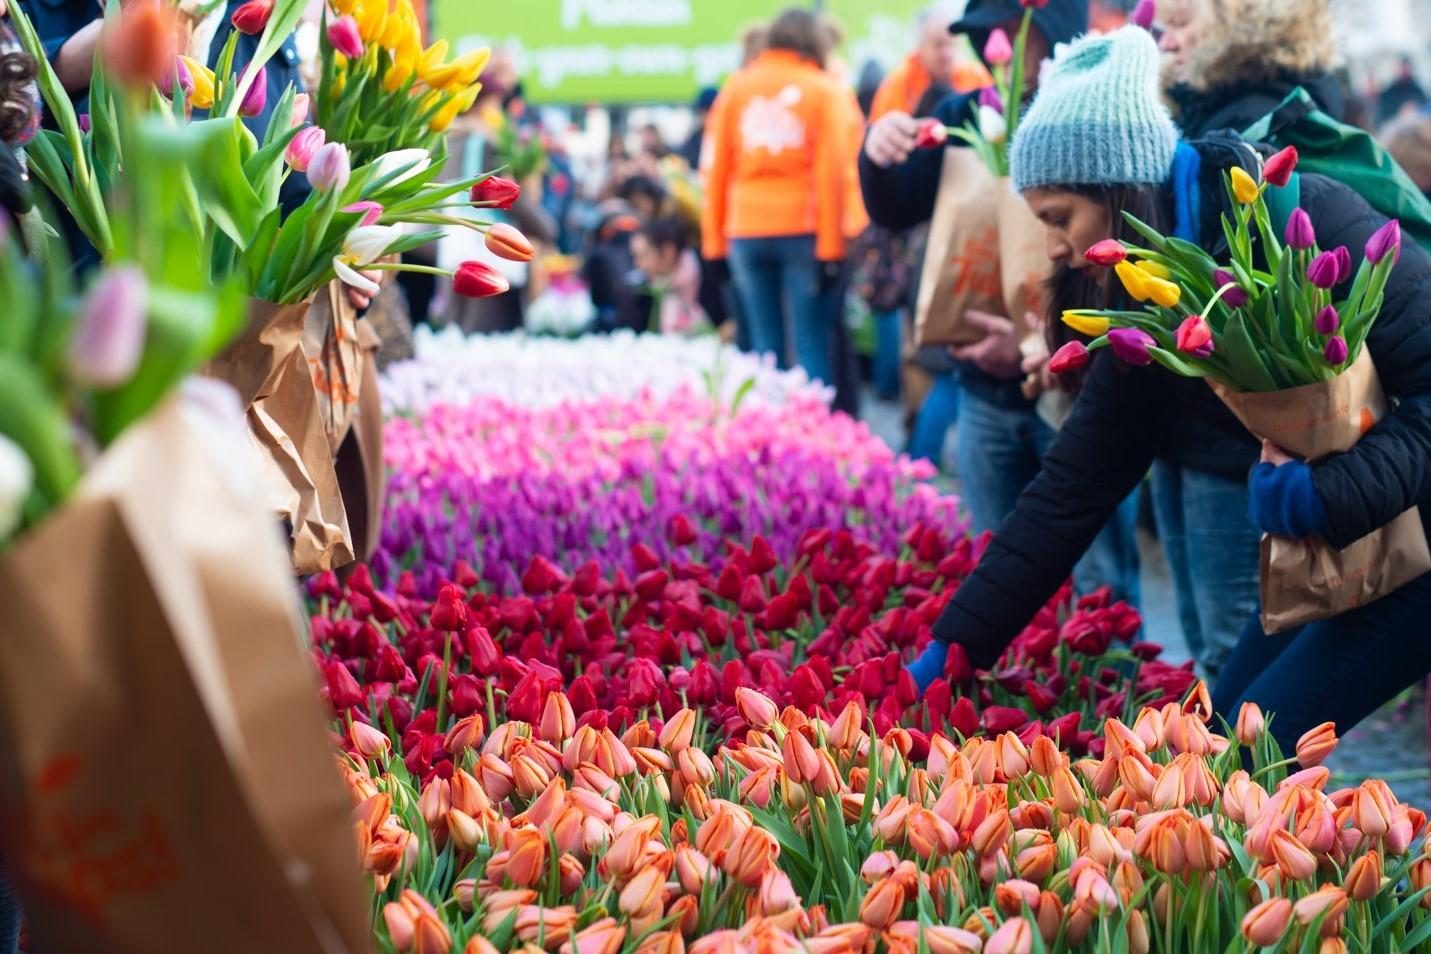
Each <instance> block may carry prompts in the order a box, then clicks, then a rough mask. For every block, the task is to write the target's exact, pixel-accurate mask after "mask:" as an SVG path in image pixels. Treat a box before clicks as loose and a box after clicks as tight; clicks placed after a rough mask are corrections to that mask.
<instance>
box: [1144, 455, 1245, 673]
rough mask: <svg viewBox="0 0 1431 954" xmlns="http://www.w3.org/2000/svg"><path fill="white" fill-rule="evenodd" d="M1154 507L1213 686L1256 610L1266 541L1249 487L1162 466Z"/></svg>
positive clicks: (1186, 622) (1192, 639) (1192, 638)
mask: <svg viewBox="0 0 1431 954" xmlns="http://www.w3.org/2000/svg"><path fill="white" fill-rule="evenodd" d="M1153 506H1154V509H1155V512H1156V513H1157V518H1158V536H1159V537H1160V538H1161V540H1162V543H1163V550H1164V552H1166V553H1167V557H1168V569H1169V571H1170V572H1171V573H1172V577H1173V586H1174V588H1175V590H1176V593H1177V601H1178V620H1179V622H1180V623H1181V624H1182V628H1183V637H1184V638H1185V639H1186V640H1187V644H1188V649H1189V651H1191V652H1192V655H1193V658H1194V659H1196V660H1197V663H1198V665H1199V666H1201V667H1202V669H1203V671H1204V672H1205V673H1206V674H1207V678H1208V679H1209V680H1211V681H1215V680H1216V679H1217V675H1218V672H1219V671H1220V670H1221V669H1222V666H1223V664H1224V662H1225V660H1226V659H1227V657H1228V655H1229V654H1230V653H1231V652H1232V650H1233V648H1234V647H1235V646H1236V645H1237V641H1238V637H1239V636H1240V634H1241V633H1242V630H1243V628H1244V627H1245V626H1246V625H1247V619H1248V617H1250V616H1252V615H1253V614H1254V613H1255V611H1256V609H1257V599H1258V580H1259V565H1260V557H1259V541H1260V540H1261V534H1260V533H1258V532H1257V529H1256V528H1255V527H1253V526H1252V522H1251V521H1250V520H1249V519H1248V517H1247V506H1248V501H1247V482H1246V481H1243V480H1234V479H1232V478H1230V477H1222V476H1218V475H1216V474H1210V473H1206V472H1205V471H1197V470H1188V469H1186V468H1183V467H1179V466H1178V465H1176V464H1168V463H1164V462H1162V461H1159V462H1158V463H1157V464H1154V465H1153Z"/></svg>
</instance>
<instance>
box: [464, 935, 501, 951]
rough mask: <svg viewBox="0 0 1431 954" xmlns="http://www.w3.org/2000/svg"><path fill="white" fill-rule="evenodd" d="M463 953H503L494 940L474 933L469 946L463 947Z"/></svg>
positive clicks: (468, 943)
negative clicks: (494, 944) (495, 945)
mask: <svg viewBox="0 0 1431 954" xmlns="http://www.w3.org/2000/svg"><path fill="white" fill-rule="evenodd" d="M462 954H501V952H500V951H498V950H497V948H496V947H494V946H493V944H492V942H491V941H489V940H487V939H486V938H485V937H483V936H482V935H480V934H474V935H472V937H471V939H470V940H468V942H467V946H466V947H464V948H462Z"/></svg>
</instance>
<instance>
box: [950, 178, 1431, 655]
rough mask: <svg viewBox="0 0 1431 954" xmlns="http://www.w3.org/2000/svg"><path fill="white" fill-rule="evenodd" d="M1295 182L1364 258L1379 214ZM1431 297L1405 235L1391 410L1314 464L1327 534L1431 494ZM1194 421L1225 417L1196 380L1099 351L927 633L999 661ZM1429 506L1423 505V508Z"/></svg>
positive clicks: (1215, 422) (1347, 193) (1427, 265)
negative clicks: (1033, 473) (1058, 425)
mask: <svg viewBox="0 0 1431 954" xmlns="http://www.w3.org/2000/svg"><path fill="white" fill-rule="evenodd" d="M1301 182H1302V185H1301V204H1302V207H1303V208H1304V209H1306V210H1307V213H1308V214H1309V215H1310V216H1311V218H1312V221H1313V223H1315V225H1316V231H1317V241H1318V244H1319V245H1320V246H1321V247H1322V248H1335V247H1337V246H1339V245H1345V246H1347V248H1348V249H1349V250H1350V251H1351V253H1352V255H1353V257H1354V258H1356V257H1359V256H1360V255H1361V254H1362V249H1363V248H1364V247H1365V245H1366V241H1367V239H1368V238H1369V237H1370V236H1371V234H1372V233H1373V232H1374V231H1376V229H1377V228H1379V227H1380V226H1381V225H1382V224H1383V223H1384V221H1385V220H1384V219H1383V218H1382V217H1381V216H1380V215H1378V214H1377V213H1376V212H1375V211H1373V210H1372V208H1371V207H1370V206H1369V205H1367V203H1366V202H1365V200H1363V199H1362V198H1361V197H1360V196H1358V195H1357V194H1356V193H1354V192H1352V191H1351V190H1350V189H1348V188H1347V187H1346V186H1343V185H1342V184H1340V183H1338V182H1335V181H1333V180H1331V179H1327V178H1323V177H1321V176H1315V175H1304V176H1302V177H1301ZM1203 194H1204V195H1208V194H1209V193H1208V192H1206V191H1204V193H1203ZM1211 194H1218V193H1211ZM1204 234H1206V233H1204ZM1428 298H1431V256H1428V255H1427V253H1426V252H1425V251H1423V250H1421V249H1420V248H1418V247H1417V246H1416V245H1415V244H1414V243H1404V244H1403V247H1402V251H1401V260H1400V263H1399V264H1398V265H1397V266H1396V267H1395V268H1394V269H1393V270H1392V272H1391V276H1390V280H1389V281H1388V283H1387V286H1386V296H1385V300H1384V304H1383V306H1382V311H1381V315H1380V317H1379V319H1378V320H1377V322H1376V324H1375V325H1374V326H1373V328H1372V331H1371V333H1370V335H1369V337H1368V338H1367V346H1368V347H1369V348H1370V349H1371V355H1372V357H1373V358H1374V359H1375V361H1376V365H1377V370H1378V372H1379V374H1380V376H1381V382H1382V385H1383V387H1384V388H1385V389H1386V392H1387V394H1388V396H1389V397H1391V398H1392V399H1393V411H1392V413H1390V414H1388V415H1387V416H1386V417H1385V418H1384V419H1383V420H1382V421H1381V422H1380V423H1379V424H1377V425H1376V427H1374V428H1373V429H1372V430H1371V431H1369V432H1368V433H1367V434H1366V436H1365V437H1363V438H1362V440H1361V442H1360V443H1358V444H1357V446H1356V447H1355V448H1353V449H1352V450H1351V451H1349V452H1348V453H1345V454H1339V455H1336V456H1334V457H1332V458H1329V459H1327V460H1325V461H1323V462H1321V463H1319V464H1317V465H1316V466H1315V467H1314V468H1313V480H1314V482H1315V484H1316V487H1317V490H1318V492H1319V494H1320V495H1321V498H1322V501H1323V503H1324V504H1325V505H1326V510H1327V515H1328V519H1329V532H1328V533H1327V535H1326V538H1327V540H1328V542H1330V543H1331V544H1332V545H1333V546H1337V547H1344V546H1346V545H1348V544H1349V543H1351V542H1353V541H1354V540H1357V539H1359V538H1361V537H1362V536H1365V535H1366V534H1368V533H1370V532H1371V531H1372V530H1375V529H1377V528H1379V527H1382V526H1384V525H1386V524H1387V523H1389V522H1390V521H1391V520H1392V519H1393V518H1394V517H1396V516H1397V515H1399V514H1401V513H1402V512H1404V511H1405V510H1407V509H1409V508H1410V507H1412V506H1416V505H1418V504H1425V503H1431V311H1428V309H1427V307H1426V302H1427V300H1428ZM1193 420H1205V421H1206V422H1207V424H1208V425H1209V426H1211V427H1217V428H1224V427H1227V426H1230V425H1228V424H1227V422H1229V421H1233V418H1232V416H1231V414H1230V413H1229V412H1228V411H1227V410H1226V409H1225V408H1223V407H1222V405H1221V403H1220V402H1218V401H1217V400H1216V399H1215V398H1213V396H1212V395H1211V393H1210V392H1209V390H1208V388H1207V387H1206V385H1204V384H1202V383H1201V382H1198V381H1195V380H1187V379H1182V378H1178V377H1176V376H1174V375H1173V374H1171V373H1170V372H1167V371H1165V370H1163V369H1161V368H1160V367H1158V366H1156V365H1154V366H1152V367H1148V368H1138V369H1135V368H1131V367H1129V366H1127V365H1125V364H1122V363H1121V362H1119V361H1118V360H1117V359H1116V358H1114V357H1113V356H1112V355H1111V354H1110V353H1109V352H1108V351H1107V350H1104V351H1102V352H1100V353H1099V354H1098V355H1097V357H1096V358H1095V360H1094V361H1093V364H1092V366H1091V369H1090V371H1089V374H1088V378H1087V381H1086V383H1085V384H1084V386H1083V389H1082V391H1081V392H1080V393H1079V396H1078V400H1077V403H1076V404H1075V407H1074V410H1073V414H1072V416H1071V417H1070V418H1069V420H1068V422H1067V423H1066V424H1065V425H1064V427H1063V429H1062V430H1061V431H1060V432H1059V435H1058V438H1057V439H1056V440H1055V442H1054V444H1053V446H1052V447H1051V448H1050V449H1049V451H1048V453H1047V454H1046V455H1045V456H1044V460H1043V469H1042V471H1041V472H1040V473H1039V476H1038V477H1037V478H1036V479H1035V480H1034V482H1033V483H1032V484H1030V485H1029V487H1028V489H1027V490H1025V491H1024V493H1023V496H1021V497H1020V498H1019V501H1018V505H1017V506H1016V507H1015V509H1014V512H1013V514H1011V515H1010V516H1009V518H1008V520H1006V521H1005V522H1004V525H1003V526H1002V527H1001V528H1000V529H999V531H998V533H997V535H996V536H995V537H994V540H993V542H992V544H991V545H990V546H989V549H988V551H987V552H986V553H985V555H984V558H983V559H982V560H981V561H980V563H979V566H978V568H977V569H976V570H975V571H974V573H973V575H972V576H971V577H970V578H969V579H968V580H967V581H966V582H965V583H964V584H963V585H962V586H961V587H960V588H959V590H958V592H957V593H955V595H954V599H953V600H952V601H951V602H950V603H949V605H948V606H947V607H946V608H945V611H944V614H943V615H942V616H941V617H940V618H939V620H938V622H937V623H936V624H935V626H934V633H935V635H936V636H937V637H938V638H939V639H942V640H944V641H946V642H957V643H959V644H961V645H963V646H964V647H965V648H966V649H967V650H968V652H969V656H970V659H971V660H972V661H973V662H974V664H975V665H978V666H983V667H988V666H991V665H992V664H993V663H995V662H996V661H997V659H998V657H999V656H1000V655H1001V654H1002V652H1003V650H1004V649H1005V648H1006V647H1007V645H1008V644H1009V642H1010V641H1011V640H1012V639H1013V638H1014V637H1015V636H1016V635H1018V633H1019V632H1020V631H1021V630H1022V629H1023V628H1024V627H1025V626H1026V625H1027V624H1028V621H1029V620H1030V619H1032V618H1033V615H1034V614H1035V613H1036V612H1037V611H1038V609H1039V608H1040V607H1042V606H1043V605H1044V604H1045V603H1046V602H1047V601H1048V599H1049V598H1050V597H1051V596H1052V595H1053V594H1054V592H1055V591H1056V590H1057V589H1058V587H1059V586H1060V585H1061V584H1062V583H1063V581H1064V580H1066V579H1067V578H1068V576H1069V574H1070V573H1071V572H1072V571H1073V566H1074V564H1075V563H1076V562H1077V561H1078V559H1079V558H1080V557H1081V556H1082V555H1083V553H1084V551H1085V550H1087V548H1088V546H1089V544H1091V543H1092V541H1093V538H1094V537H1095V536H1096V535H1097V534H1098V531H1099V530H1100V529H1102V527H1103V526H1104V524H1105V523H1107V521H1108V518H1109V516H1110V515H1111V514H1112V513H1113V510H1114V508H1116V507H1117V506H1118V504H1119V503H1120V502H1121V501H1122V500H1123V499H1124V498H1125V497H1127V496H1128V494H1129V493H1130V492H1131V491H1132V490H1133V489H1134V488H1135V487H1137V485H1138V483H1139V481H1141V480H1142V479H1143V476H1144V475H1145V474H1146V473H1147V471H1148V467H1149V465H1150V464H1151V463H1152V462H1153V459H1154V458H1155V457H1159V456H1166V457H1174V458H1176V457H1178V456H1180V455H1181V456H1184V457H1187V456H1188V455H1196V453H1197V452H1198V448H1197V447H1195V446H1187V442H1188V441H1189V439H1190V437H1189V434H1190V432H1189V431H1188V430H1187V429H1186V427H1185V422H1189V421H1193ZM1243 435H1244V437H1243V440H1245V441H1250V440H1251V437H1250V435H1246V432H1245V431H1244V432H1243ZM1426 516H1431V508H1427V509H1426V510H1423V518H1425V517H1426Z"/></svg>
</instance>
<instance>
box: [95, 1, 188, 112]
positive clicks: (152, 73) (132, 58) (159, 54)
mask: <svg viewBox="0 0 1431 954" xmlns="http://www.w3.org/2000/svg"><path fill="white" fill-rule="evenodd" d="M178 53H179V19H178V14H177V12H176V9H175V8H174V7H173V6H171V5H170V4H167V3H161V2H159V0H136V2H131V3H128V4H126V5H125V6H124V8H123V12H122V13H121V14H120V16H119V18H118V20H117V21H115V22H113V23H110V24H107V25H106V27H105V29H104V31H103V32H102V33H101V38H100V54H101V56H102V57H103V59H104V65H105V68H106V69H107V70H108V73H109V76H110V78H111V79H113V80H114V81H116V82H117V83H119V84H120V85H122V86H127V87H129V88H131V89H139V90H147V89H148V88H149V87H151V86H158V85H160V83H161V82H162V81H163V79H164V77H165V75H166V73H168V72H169V71H171V70H173V69H174V58H175V57H176V56H177V55H178Z"/></svg>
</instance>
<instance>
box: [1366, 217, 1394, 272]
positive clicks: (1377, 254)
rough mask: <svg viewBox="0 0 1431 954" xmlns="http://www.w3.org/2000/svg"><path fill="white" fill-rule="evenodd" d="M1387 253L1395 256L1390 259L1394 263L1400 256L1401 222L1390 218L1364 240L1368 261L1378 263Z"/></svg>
mask: <svg viewBox="0 0 1431 954" xmlns="http://www.w3.org/2000/svg"><path fill="white" fill-rule="evenodd" d="M1387 255H1395V256H1396V258H1393V259H1392V260H1391V261H1392V264H1395V263H1396V262H1397V261H1398V260H1399V259H1400V257H1401V223H1400V222H1398V221H1397V220H1396V219H1392V220H1391V221H1390V222H1387V223H1386V224H1385V225H1383V226H1382V227H1381V228H1379V229H1377V230H1376V231H1375V232H1373V233H1372V236H1371V238H1369V239H1367V241H1366V260H1367V261H1368V262H1371V264H1373V265H1380V264H1381V260H1382V259H1384V258H1386V256H1387Z"/></svg>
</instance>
